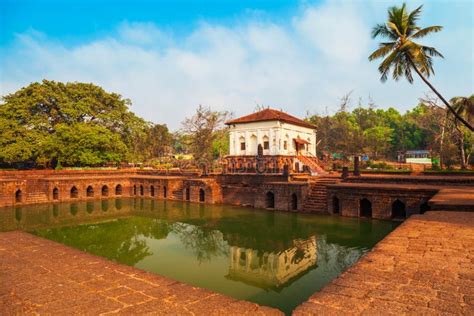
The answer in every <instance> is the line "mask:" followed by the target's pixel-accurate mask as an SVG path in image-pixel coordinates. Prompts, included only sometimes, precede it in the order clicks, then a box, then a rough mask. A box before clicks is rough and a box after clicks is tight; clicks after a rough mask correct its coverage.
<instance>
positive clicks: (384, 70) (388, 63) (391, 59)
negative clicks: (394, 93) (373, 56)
mask: <svg viewBox="0 0 474 316" xmlns="http://www.w3.org/2000/svg"><path fill="white" fill-rule="evenodd" d="M398 58H400V56H399V51H397V50H394V51H392V52H391V53H390V55H388V56H387V58H385V59H384V60H383V61H382V62H381V63H380V65H379V68H378V69H379V72H380V73H381V74H382V76H381V77H380V81H382V82H385V81H386V80H387V75H388V73H389V72H390V68H392V67H394V65H395V64H396V63H397V59H398Z"/></svg>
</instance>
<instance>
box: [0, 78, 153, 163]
mask: <svg viewBox="0 0 474 316" xmlns="http://www.w3.org/2000/svg"><path fill="white" fill-rule="evenodd" d="M130 104H131V103H130V100H128V99H123V98H122V97H121V96H120V95H119V94H116V93H108V92H106V91H104V90H103V89H102V88H101V87H98V86H96V85H93V84H89V83H78V82H74V83H66V84H64V83H61V82H55V81H48V80H43V81H42V82H41V83H38V82H36V83H32V84H30V85H29V86H27V87H24V88H22V89H20V90H18V91H16V92H14V93H12V94H9V95H6V96H4V97H3V98H2V103H0V134H1V135H2V137H1V139H0V146H2V148H3V149H4V150H2V151H0V162H3V163H15V162H23V161H33V162H49V163H51V164H52V165H54V162H55V161H57V160H60V161H62V162H63V163H66V164H81V165H97V164H103V163H106V162H118V161H122V160H124V159H126V157H127V156H128V155H129V154H130V153H134V152H135V151H134V147H133V145H134V140H135V139H136V135H137V134H139V133H140V132H141V131H144V130H145V131H146V128H147V123H146V122H145V121H144V120H143V119H141V118H139V117H137V116H136V115H135V114H133V113H132V112H130V111H129V109H128V107H129V106H130ZM79 144H80V145H79Z"/></svg>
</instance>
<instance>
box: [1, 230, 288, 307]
mask: <svg viewBox="0 0 474 316" xmlns="http://www.w3.org/2000/svg"><path fill="white" fill-rule="evenodd" d="M20 314H21V315H24V314H47V315H74V314H78V315H101V314H103V315H110V314H123V315H136V314H140V315H142V314H146V315H170V314H174V315H204V314H206V315H207V314H211V315H213V314H220V315H224V314H225V315H245V314H252V315H255V314H256V315H282V313H281V312H280V311H278V310H276V309H273V308H268V307H262V306H259V305H257V304H253V303H250V302H244V301H236V300H235V299H233V298H230V297H227V296H224V295H221V294H217V293H214V292H212V291H209V290H206V289H201V288H196V287H193V286H190V285H187V284H184V283H181V282H177V281H175V280H172V279H169V278H166V277H164V276H159V275H154V274H151V273H148V272H145V271H141V270H138V269H135V268H133V267H128V266H124V265H121V264H117V263H114V262H111V261H109V260H107V259H104V258H100V257H96V256H93V255H90V254H87V253H84V252H81V251H79V250H75V249H72V248H69V247H66V246H64V245H61V244H58V243H56V242H53V241H50V240H46V239H42V238H39V237H36V236H33V235H30V234H28V233H24V232H18V231H14V232H7V233H0V315H20Z"/></svg>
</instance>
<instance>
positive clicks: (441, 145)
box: [439, 112, 448, 170]
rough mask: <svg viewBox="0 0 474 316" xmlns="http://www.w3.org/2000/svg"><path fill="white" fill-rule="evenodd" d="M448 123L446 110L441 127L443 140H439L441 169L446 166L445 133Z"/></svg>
mask: <svg viewBox="0 0 474 316" xmlns="http://www.w3.org/2000/svg"><path fill="white" fill-rule="evenodd" d="M447 123H448V112H446V115H445V116H444V123H443V127H442V128H441V140H440V142H439V167H440V168H441V170H443V167H444V157H443V151H444V135H445V131H446V124H447Z"/></svg>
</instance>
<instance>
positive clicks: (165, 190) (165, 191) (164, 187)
mask: <svg viewBox="0 0 474 316" xmlns="http://www.w3.org/2000/svg"><path fill="white" fill-rule="evenodd" d="M167 195H168V189H167V188H166V185H164V186H163V197H164V198H166V196H167Z"/></svg>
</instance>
